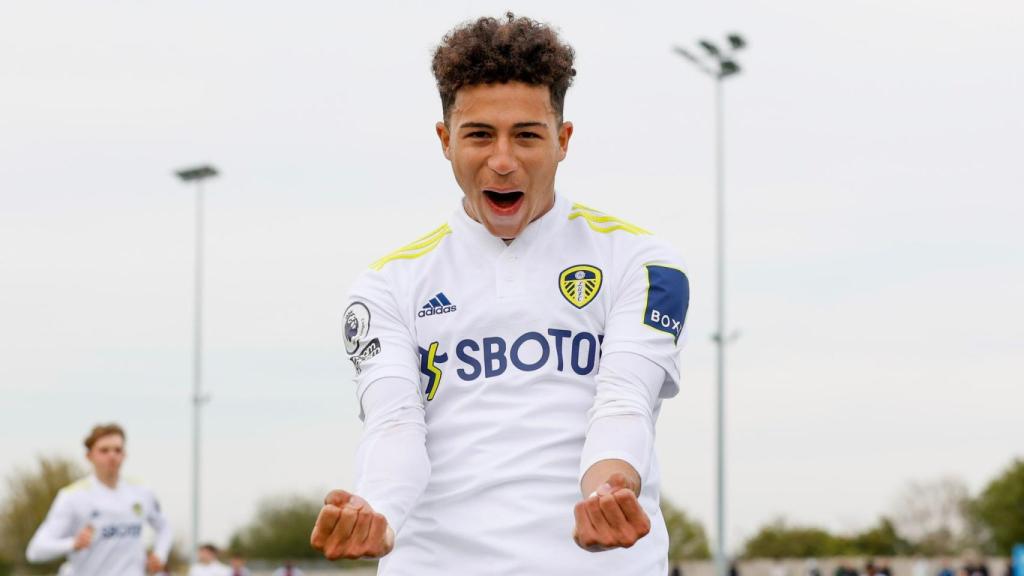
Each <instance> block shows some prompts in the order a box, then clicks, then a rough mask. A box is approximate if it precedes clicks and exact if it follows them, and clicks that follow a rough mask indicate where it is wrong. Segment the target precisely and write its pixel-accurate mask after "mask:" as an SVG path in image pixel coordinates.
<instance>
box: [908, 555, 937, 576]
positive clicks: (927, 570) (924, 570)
mask: <svg viewBox="0 0 1024 576" xmlns="http://www.w3.org/2000/svg"><path fill="white" fill-rule="evenodd" d="M931 571H932V568H931V564H929V562H928V559H927V558H924V557H921V556H919V557H917V558H915V559H914V566H913V568H911V574H912V576H929V575H930V574H931Z"/></svg>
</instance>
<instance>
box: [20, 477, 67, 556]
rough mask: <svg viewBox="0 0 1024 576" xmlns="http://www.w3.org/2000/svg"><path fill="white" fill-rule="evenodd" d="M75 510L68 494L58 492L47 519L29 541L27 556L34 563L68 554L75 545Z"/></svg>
mask: <svg viewBox="0 0 1024 576" xmlns="http://www.w3.org/2000/svg"><path fill="white" fill-rule="evenodd" d="M74 523H75V522H74V510H73V509H72V505H71V501H70V498H69V497H68V494H67V493H66V492H65V491H63V490H61V491H60V492H58V493H57V498H56V499H54V501H53V505H52V506H50V511H49V512H47V514H46V519H45V520H43V523H42V524H41V525H40V526H39V528H38V529H36V533H35V534H34V535H33V536H32V540H31V541H30V542H29V543H28V550H26V551H25V558H26V559H27V560H28V561H29V562H32V563H37V562H48V561H50V560H55V559H57V558H60V557H62V556H66V555H67V554H69V553H70V552H71V551H72V550H74V547H75V534H74V530H75V526H74Z"/></svg>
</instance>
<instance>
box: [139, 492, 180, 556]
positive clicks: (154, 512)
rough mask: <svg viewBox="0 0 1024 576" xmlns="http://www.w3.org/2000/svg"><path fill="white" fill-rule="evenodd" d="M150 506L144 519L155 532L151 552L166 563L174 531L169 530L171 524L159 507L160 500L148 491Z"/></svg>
mask: <svg viewBox="0 0 1024 576" xmlns="http://www.w3.org/2000/svg"><path fill="white" fill-rule="evenodd" d="M149 499H150V507H149V515H148V516H147V518H146V521H147V522H149V525H150V526H152V527H153V531H154V532H155V533H156V538H155V540H154V542H153V553H154V554H156V557H157V558H159V559H160V562H162V563H164V564H166V563H167V556H168V554H170V552H171V545H172V544H173V541H174V533H173V531H172V530H171V524H170V522H168V521H167V517H166V516H164V513H163V511H162V510H161V509H160V502H158V501H157V499H156V495H155V494H153V493H152V492H150V493H149Z"/></svg>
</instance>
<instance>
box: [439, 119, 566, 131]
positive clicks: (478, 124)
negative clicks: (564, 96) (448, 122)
mask: <svg viewBox="0 0 1024 576" xmlns="http://www.w3.org/2000/svg"><path fill="white" fill-rule="evenodd" d="M547 127H548V125H547V124H545V123H544V122H536V121H533V122H516V123H515V124H513V125H512V128H514V129H515V128H547ZM463 128H486V129H488V130H496V128H495V127H494V126H492V125H490V124H488V123H486V122H465V123H463V124H461V125H459V130H462V129H463Z"/></svg>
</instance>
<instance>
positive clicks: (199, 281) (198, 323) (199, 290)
mask: <svg viewBox="0 0 1024 576" xmlns="http://www.w3.org/2000/svg"><path fill="white" fill-rule="evenodd" d="M195 248H196V255H195V265H196V270H195V282H196V285H195V303H194V307H195V318H194V328H195V334H194V346H195V347H194V349H193V351H192V385H193V389H192V550H191V558H192V563H193V564H194V563H195V561H196V556H197V551H198V549H199V466H200V464H199V424H200V409H201V408H202V404H203V395H202V368H203V356H202V354H203V181H202V179H199V180H197V181H196V246H195Z"/></svg>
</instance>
